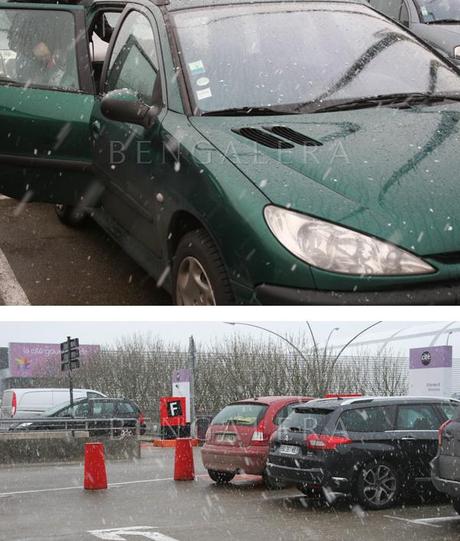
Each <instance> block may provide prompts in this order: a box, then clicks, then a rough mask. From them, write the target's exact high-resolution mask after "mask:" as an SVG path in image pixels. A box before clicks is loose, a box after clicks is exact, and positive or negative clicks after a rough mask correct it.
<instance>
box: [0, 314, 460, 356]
mask: <svg viewBox="0 0 460 541" xmlns="http://www.w3.org/2000/svg"><path fill="white" fill-rule="evenodd" d="M251 323H252V324H254V325H261V326H263V327H266V328H267V329H270V330H273V331H274V332H277V333H279V334H282V335H291V336H298V335H299V333H307V332H308V329H307V326H306V323H305V322H304V321H302V322H273V321H270V322H263V321H261V322H258V321H252V322H251ZM371 323H373V322H372V321H362V322H355V321H345V322H344V321H327V322H318V321H314V322H311V326H312V329H313V332H314V334H315V338H316V340H317V342H318V344H319V345H320V346H321V345H322V346H324V344H325V342H326V340H327V338H328V336H329V333H330V332H331V331H332V330H333V329H338V330H334V331H333V332H332V335H331V337H330V345H334V346H336V347H339V346H341V345H343V344H345V343H346V342H347V341H348V340H349V339H351V338H352V337H353V336H354V335H355V334H357V333H358V332H359V331H360V330H362V329H364V328H365V327H366V326H368V325H370V324H371ZM136 333H137V334H145V335H151V336H159V337H162V338H163V339H164V340H165V341H173V342H180V343H181V344H182V345H183V347H184V348H186V347H187V343H188V338H189V336H190V335H193V336H194V338H195V340H196V342H197V343H201V344H203V345H205V344H214V343H217V342H218V341H219V340H221V339H222V338H224V337H230V336H232V335H233V334H234V333H241V334H244V335H251V336H255V337H261V338H262V337H268V336H269V335H268V334H267V333H266V331H263V330H259V329H255V328H252V327H248V326H243V325H238V326H231V325H228V324H225V323H224V322H215V321H212V322H208V321H205V322H197V321H194V322H158V321H152V322H146V321H140V322H135V321H129V322H97V321H96V322H94V321H90V322H82V321H79V322H53V321H49V322H36V321H35V322H5V321H3V322H0V346H7V345H8V343H9V342H42V343H58V342H62V341H63V340H65V338H66V336H67V335H71V336H72V337H78V338H80V342H81V343H86V344H101V345H111V344H114V343H116V341H117V339H119V338H121V337H128V336H130V335H132V334H136ZM391 336H394V340H393V342H392V347H393V349H394V350H397V351H398V353H402V354H404V355H405V354H406V353H407V351H408V349H409V347H425V346H428V345H430V344H431V343H432V341H433V340H434V345H444V344H446V342H447V341H449V344H450V345H453V346H454V355H455V353H456V350H458V352H459V353H460V323H459V322H449V321H446V322H442V321H436V322H417V321H403V322H398V321H385V322H383V323H380V324H379V325H377V326H376V327H375V328H373V329H371V330H369V331H367V332H366V333H364V334H363V335H362V336H361V337H360V338H359V339H357V340H356V341H355V344H356V347H363V345H364V346H365V347H366V348H370V349H373V350H375V351H378V349H379V348H381V347H382V346H383V343H384V340H387V339H388V338H389V337H391ZM274 339H276V338H274ZM350 349H352V347H350Z"/></svg>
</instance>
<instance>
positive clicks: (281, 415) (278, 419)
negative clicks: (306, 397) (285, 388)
mask: <svg viewBox="0 0 460 541" xmlns="http://www.w3.org/2000/svg"><path fill="white" fill-rule="evenodd" d="M300 405H301V404H299V403H296V404H288V405H287V406H284V407H283V408H281V409H280V410H279V412H278V413H277V414H276V415H275V417H273V424H275V425H277V426H279V425H281V424H282V423H284V421H285V420H286V419H287V418H288V417H289V415H290V414H291V413H292V411H293V410H294V408H295V407H298V406H300Z"/></svg>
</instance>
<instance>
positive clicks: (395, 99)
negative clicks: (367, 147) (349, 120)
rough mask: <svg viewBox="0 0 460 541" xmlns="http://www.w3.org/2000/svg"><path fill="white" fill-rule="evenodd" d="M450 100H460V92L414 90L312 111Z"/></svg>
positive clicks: (322, 107)
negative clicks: (433, 92) (440, 92)
mask: <svg viewBox="0 0 460 541" xmlns="http://www.w3.org/2000/svg"><path fill="white" fill-rule="evenodd" d="M449 100H452V101H460V94H459V95H453V96H450V95H448V94H424V93H422V92H413V93H410V94H382V95H379V96H372V97H367V98H358V99H354V100H347V101H342V102H338V103H334V104H332V105H325V106H319V107H318V108H316V109H313V110H312V112H314V113H323V112H326V111H341V110H352V109H365V108H367V107H380V106H382V105H411V104H414V103H436V102H442V101H449Z"/></svg>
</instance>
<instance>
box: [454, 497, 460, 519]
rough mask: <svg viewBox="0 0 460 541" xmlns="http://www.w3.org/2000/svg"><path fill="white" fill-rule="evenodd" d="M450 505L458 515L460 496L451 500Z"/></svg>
mask: <svg viewBox="0 0 460 541" xmlns="http://www.w3.org/2000/svg"><path fill="white" fill-rule="evenodd" d="M452 505H453V506H454V510H455V511H456V512H457V513H458V514H459V515H460V498H455V500H452Z"/></svg>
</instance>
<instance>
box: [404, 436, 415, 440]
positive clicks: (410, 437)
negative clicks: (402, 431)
mask: <svg viewBox="0 0 460 541" xmlns="http://www.w3.org/2000/svg"><path fill="white" fill-rule="evenodd" d="M401 440H402V441H415V438H414V436H404V437H403V438H401Z"/></svg>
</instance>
